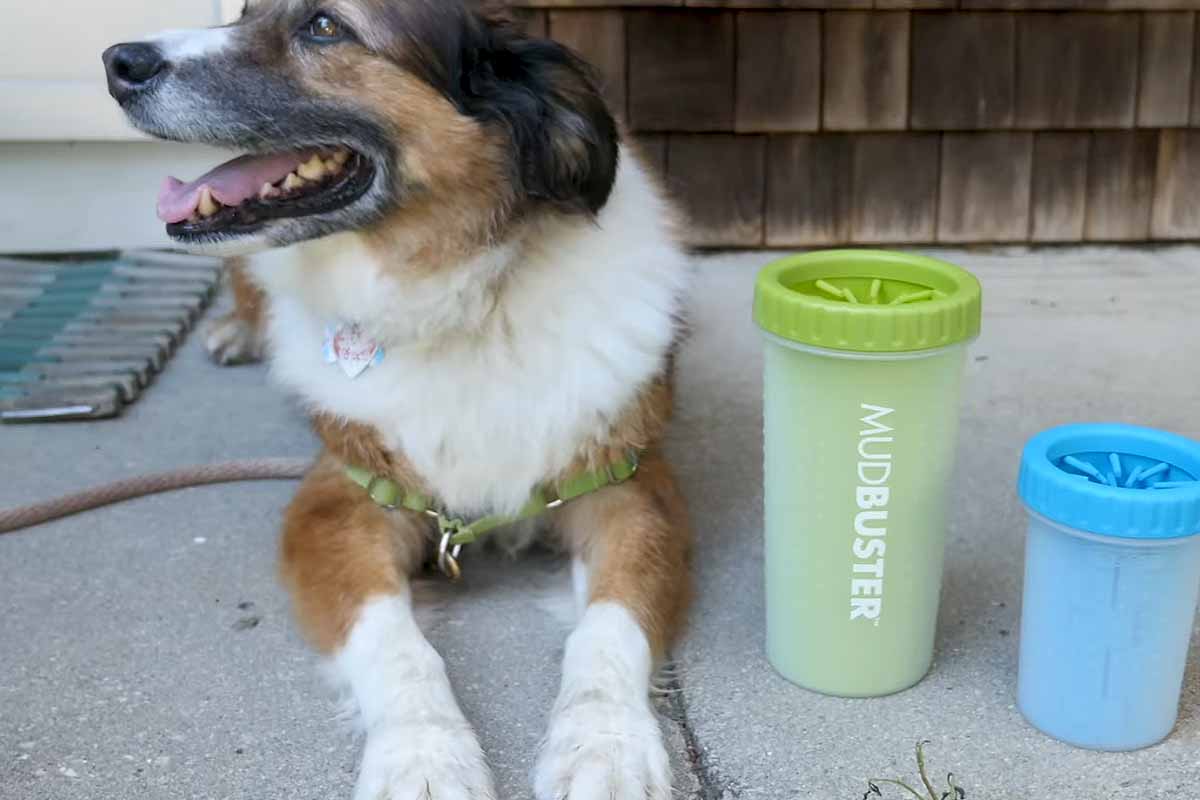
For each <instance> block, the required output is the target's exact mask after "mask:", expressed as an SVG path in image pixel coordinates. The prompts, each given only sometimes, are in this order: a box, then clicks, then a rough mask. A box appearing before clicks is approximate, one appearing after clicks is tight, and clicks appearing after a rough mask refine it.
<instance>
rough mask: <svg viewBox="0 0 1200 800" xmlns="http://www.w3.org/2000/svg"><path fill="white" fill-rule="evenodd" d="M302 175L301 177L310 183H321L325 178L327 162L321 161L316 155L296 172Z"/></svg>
mask: <svg viewBox="0 0 1200 800" xmlns="http://www.w3.org/2000/svg"><path fill="white" fill-rule="evenodd" d="M296 172H298V173H300V177H301V178H304V179H305V180H309V181H319V180H321V178H324V177H325V162H324V161H322V160H321V157H320V156H319V155H314V156H313V157H312V158H310V159H309V160H308V161H306V162H305V163H303V164H301V165H300V168H299V169H297V170H296Z"/></svg>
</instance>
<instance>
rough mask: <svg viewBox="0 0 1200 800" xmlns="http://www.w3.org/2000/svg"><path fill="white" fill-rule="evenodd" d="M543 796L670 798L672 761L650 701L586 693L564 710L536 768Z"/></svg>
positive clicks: (537, 791) (541, 799) (547, 799)
mask: <svg viewBox="0 0 1200 800" xmlns="http://www.w3.org/2000/svg"><path fill="white" fill-rule="evenodd" d="M534 795H535V796H536V797H537V800H670V797H671V763H670V760H669V759H668V757H667V751H666V748H665V747H663V742H662V730H661V729H660V728H659V725H658V719H657V718H656V717H655V716H654V712H653V711H651V710H650V707H649V704H648V703H647V704H645V705H644V706H642V705H631V704H628V703H620V702H617V701H615V700H613V699H609V698H604V697H596V696H595V695H589V694H586V693H585V694H582V695H580V696H579V697H578V698H577V699H576V700H575V701H573V702H570V703H568V704H566V705H564V706H562V707H561V708H560V709H558V710H557V711H556V712H555V714H554V717H553V719H552V720H551V723H550V731H549V733H547V735H546V741H545V743H544V744H543V745H542V751H541V753H540V755H539V756H538V762H537V767H536V769H535V770H534Z"/></svg>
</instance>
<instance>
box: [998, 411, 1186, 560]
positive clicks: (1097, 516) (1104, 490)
mask: <svg viewBox="0 0 1200 800" xmlns="http://www.w3.org/2000/svg"><path fill="white" fill-rule="evenodd" d="M1018 491H1019V492H1020V495H1021V499H1022V500H1023V501H1025V504H1026V505H1027V506H1029V508H1030V509H1031V510H1033V511H1036V512H1037V513H1039V514H1041V515H1042V516H1044V517H1048V518H1049V519H1051V520H1053V521H1055V522H1057V523H1059V524H1061V525H1067V526H1069V527H1072V528H1078V529H1080V530H1084V531H1090V532H1091V533H1099V534H1104V535H1108V536H1118V537H1121V538H1126V539H1172V538H1176V537H1179V536H1192V535H1195V534H1200V443H1197V442H1194V441H1192V440H1191V439H1185V438H1184V437H1182V436H1176V435H1175V434H1173V433H1165V432H1163V431H1157V430H1153V429H1151V428H1139V427H1137V426H1135V425H1115V424H1095V425H1064V426H1063V427H1061V428H1051V429H1050V430H1048V431H1045V432H1043V433H1040V434H1038V435H1037V436H1035V437H1033V438H1032V439H1030V440H1029V444H1028V445H1026V446H1025V455H1024V456H1023V457H1022V459H1021V476H1020V480H1019V482H1018Z"/></svg>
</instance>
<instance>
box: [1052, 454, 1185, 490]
mask: <svg viewBox="0 0 1200 800" xmlns="http://www.w3.org/2000/svg"><path fill="white" fill-rule="evenodd" d="M1139 458H1141V460H1142V463H1141V464H1140V465H1139V464H1136V463H1134V461H1135V460H1137V459H1139ZM1059 466H1060V467H1061V468H1062V469H1063V470H1065V471H1066V472H1067V474H1068V475H1070V476H1071V477H1073V478H1080V479H1083V480H1087V481H1090V482H1092V483H1098V484H1100V485H1101V486H1112V487H1114V488H1115V487H1121V488H1125V489H1181V488H1185V487H1189V486H1197V485H1200V481H1197V480H1196V479H1195V478H1194V477H1193V476H1192V475H1189V474H1188V473H1186V472H1184V471H1182V470H1180V469H1178V468H1176V467H1174V466H1172V465H1171V464H1168V463H1166V462H1163V461H1157V460H1150V459H1145V458H1142V457H1140V456H1131V455H1128V454H1125V455H1122V454H1121V453H1108V454H1104V453H1080V454H1078V455H1071V456H1064V457H1063V458H1062V460H1061V462H1060V464H1059Z"/></svg>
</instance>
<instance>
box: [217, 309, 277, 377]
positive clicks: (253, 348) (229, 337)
mask: <svg viewBox="0 0 1200 800" xmlns="http://www.w3.org/2000/svg"><path fill="white" fill-rule="evenodd" d="M204 347H205V349H206V350H208V354H209V356H211V357H212V360H213V361H215V362H217V363H218V364H220V365H221V366H225V367H227V366H232V365H234V364H250V363H253V362H255V361H260V360H262V356H263V337H262V335H261V334H260V332H259V331H258V330H257V329H256V328H255V326H254V325H251V324H250V323H248V322H246V321H245V320H241V319H238V318H237V317H235V316H234V315H233V314H229V315H227V316H224V317H221V318H220V319H218V320H217V321H216V322H214V323H213V324H212V325H211V326H210V327H209V329H208V336H207V338H206V339H205V340H204Z"/></svg>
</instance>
